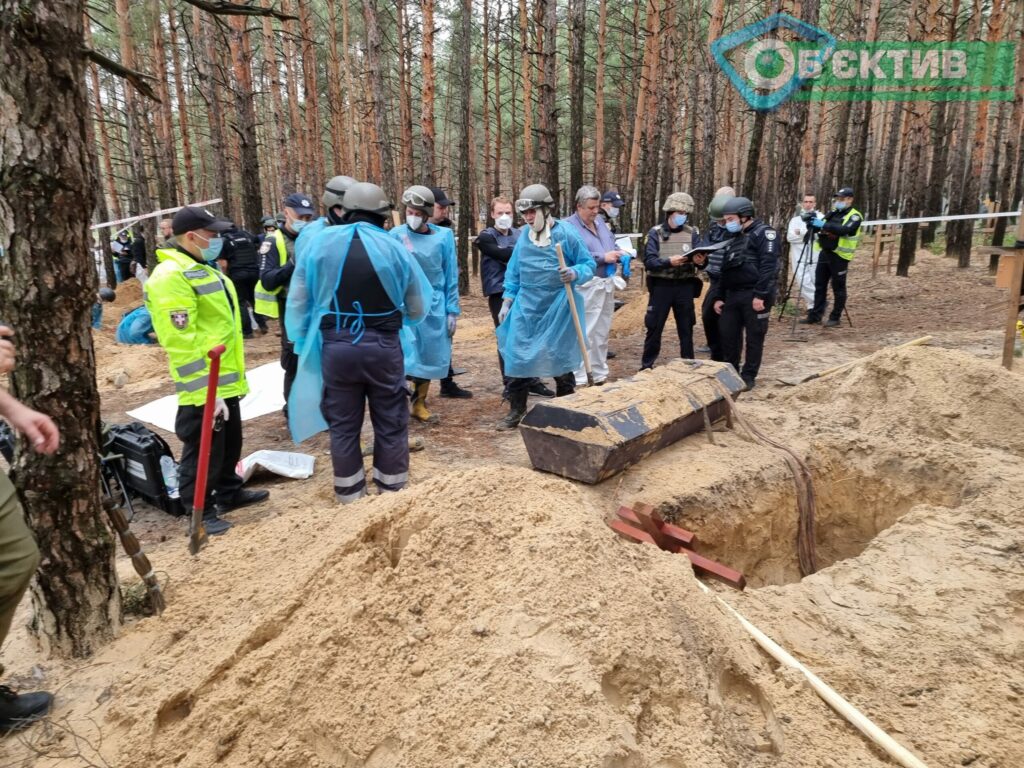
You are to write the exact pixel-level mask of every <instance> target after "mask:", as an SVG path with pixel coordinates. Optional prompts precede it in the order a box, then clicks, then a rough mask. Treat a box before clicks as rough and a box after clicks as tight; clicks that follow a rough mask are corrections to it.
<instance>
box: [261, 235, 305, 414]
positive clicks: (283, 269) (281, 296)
mask: <svg viewBox="0 0 1024 768" xmlns="http://www.w3.org/2000/svg"><path fill="white" fill-rule="evenodd" d="M280 231H281V233H282V234H283V235H284V247H285V252H286V253H287V254H288V259H287V260H286V261H285V263H284V265H283V266H282V265H281V257H280V256H279V255H278V252H277V240H276V238H271V237H268V238H267V239H266V240H264V241H263V245H261V246H260V251H259V255H260V277H259V280H260V282H261V283H262V284H263V287H264V288H266V289H267V290H268V291H272V290H274V289H275V288H280V289H281V291H280V293H278V294H277V312H278V317H279V318H280V325H281V367H282V368H284V399H285V402H287V401H288V396H289V395H290V394H291V392H292V383H293V382H294V381H295V374H296V372H297V371H298V368H299V357H298V355H296V354H295V347H294V345H293V344H292V342H291V339H289V338H288V329H287V328H286V327H285V322H284V315H285V306H286V305H287V304H288V284H289V283H290V282H291V281H292V272H294V271H295V238H297V237H298V235H293V234H292V233H291V232H289V231H288V230H287V229H286V228H284V227H282V228H281V230H280ZM285 408H286V409H287V408H288V406H287V405H286V406H285ZM286 412H287V411H286Z"/></svg>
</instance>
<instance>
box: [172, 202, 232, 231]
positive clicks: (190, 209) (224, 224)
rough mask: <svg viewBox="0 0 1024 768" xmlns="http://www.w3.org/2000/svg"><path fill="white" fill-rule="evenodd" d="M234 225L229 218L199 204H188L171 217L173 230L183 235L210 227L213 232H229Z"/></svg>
mask: <svg viewBox="0 0 1024 768" xmlns="http://www.w3.org/2000/svg"><path fill="white" fill-rule="evenodd" d="M233 226H234V224H232V223H231V222H230V221H228V220H227V219H222V218H220V217H219V216H216V215H214V214H213V213H211V212H210V211H209V209H207V208H200V207H199V206H198V205H186V206H185V207H184V208H182V209H181V210H180V211H178V212H177V213H176V214H174V218H173V219H171V232H173V233H174V234H176V235H183V234H185V233H186V232H194V231H195V230H197V229H208V230H210V231H211V232H227V231H228V230H229V229H231V228H232V227H233Z"/></svg>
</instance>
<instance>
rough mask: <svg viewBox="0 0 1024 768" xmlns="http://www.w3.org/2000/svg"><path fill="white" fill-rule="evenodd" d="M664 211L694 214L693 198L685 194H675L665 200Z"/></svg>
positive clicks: (662, 208) (662, 207)
mask: <svg viewBox="0 0 1024 768" xmlns="http://www.w3.org/2000/svg"><path fill="white" fill-rule="evenodd" d="M661 210H663V211H666V212H667V211H684V212H685V213H692V212H693V198H692V197H690V196H689V195H688V194H686V193H685V192H673V193H672V194H671V195H669V196H668V197H667V198H666V199H665V204H664V205H663V206H661Z"/></svg>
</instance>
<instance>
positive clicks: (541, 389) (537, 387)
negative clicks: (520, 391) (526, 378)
mask: <svg viewBox="0 0 1024 768" xmlns="http://www.w3.org/2000/svg"><path fill="white" fill-rule="evenodd" d="M528 391H529V393H530V394H531V395H536V396H537V397H554V396H555V393H554V392H552V391H551V390H550V389H549V388H548V387H547V385H545V384H544V382H543V381H541V380H540V379H537V380H536V381H534V382H533V384H531V385H530V388H529V390H528Z"/></svg>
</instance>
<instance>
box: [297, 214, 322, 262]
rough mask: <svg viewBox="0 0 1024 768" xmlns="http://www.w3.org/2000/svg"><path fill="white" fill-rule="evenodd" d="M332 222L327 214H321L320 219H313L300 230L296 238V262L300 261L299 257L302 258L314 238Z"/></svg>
mask: <svg viewBox="0 0 1024 768" xmlns="http://www.w3.org/2000/svg"><path fill="white" fill-rule="evenodd" d="M330 225H331V224H330V222H329V221H328V220H327V217H326V216H321V217H320V218H318V219H313V221H311V222H309V223H308V224H307V225H306V226H304V227H303V228H302V231H301V232H299V236H298V237H297V238H295V263H296V264H298V263H299V259H301V258H302V256H303V254H304V253H305V252H306V249H307V248H309V246H310V245H311V244H312V243H313V239H314V238H315V237H316V236H317V235H318V234H320V233H321V232H323V231H324V230H325V229H326V228H327V227H329V226H330Z"/></svg>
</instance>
